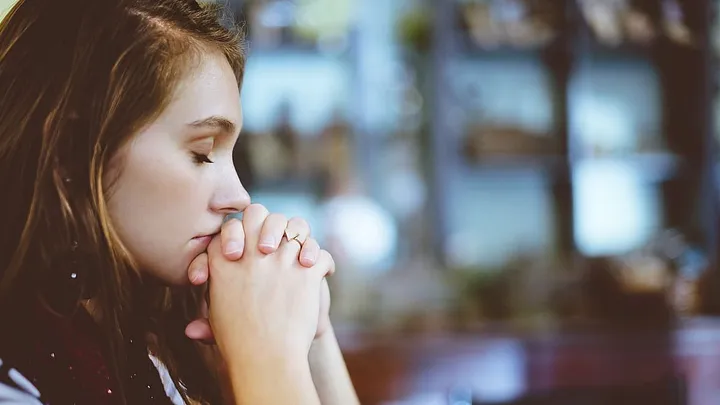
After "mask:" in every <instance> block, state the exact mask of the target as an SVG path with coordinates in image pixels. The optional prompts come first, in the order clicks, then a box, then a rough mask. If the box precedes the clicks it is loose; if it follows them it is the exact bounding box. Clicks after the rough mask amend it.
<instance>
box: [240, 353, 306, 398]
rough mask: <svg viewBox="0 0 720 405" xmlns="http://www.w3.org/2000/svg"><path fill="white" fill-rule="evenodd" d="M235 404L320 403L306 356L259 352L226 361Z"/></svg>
mask: <svg viewBox="0 0 720 405" xmlns="http://www.w3.org/2000/svg"><path fill="white" fill-rule="evenodd" d="M228 374H229V377H230V382H231V386H232V389H233V392H234V393H235V401H236V403H237V404H257V403H273V404H303V405H305V404H310V405H316V404H319V400H318V398H317V392H316V390H315V386H314V384H313V380H312V374H311V372H310V365H309V363H308V361H307V358H304V359H302V358H298V357H288V356H274V355H269V354H265V355H258V356H253V358H252V359H250V358H244V359H236V361H229V362H228Z"/></svg>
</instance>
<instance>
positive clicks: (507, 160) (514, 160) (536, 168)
mask: <svg viewBox="0 0 720 405" xmlns="http://www.w3.org/2000/svg"><path fill="white" fill-rule="evenodd" d="M528 171H533V172H544V173H545V174H547V175H549V176H551V177H563V176H564V175H567V174H569V172H570V171H569V165H568V164H567V160H566V159H565V158H564V157H563V156H552V155H548V156H541V155H527V156H521V155H492V156H483V157H480V158H477V159H474V160H471V161H468V160H464V161H463V162H462V163H461V169H460V172H461V173H462V174H464V175H467V176H472V175H473V174H475V173H487V172H528Z"/></svg>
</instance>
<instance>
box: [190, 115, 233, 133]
mask: <svg viewBox="0 0 720 405" xmlns="http://www.w3.org/2000/svg"><path fill="white" fill-rule="evenodd" d="M188 126H189V127H192V128H195V129H213V130H218V131H222V132H225V133H227V134H234V133H235V124H234V123H233V122H232V121H230V120H229V119H227V118H225V117H220V116H217V115H213V116H210V117H207V118H203V119H199V120H197V121H193V122H191V123H189V124H188Z"/></svg>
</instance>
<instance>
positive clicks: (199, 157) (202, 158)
mask: <svg viewBox="0 0 720 405" xmlns="http://www.w3.org/2000/svg"><path fill="white" fill-rule="evenodd" d="M192 155H193V160H195V163H197V164H199V165H201V164H204V163H215V162H213V161H212V160H210V158H209V157H208V155H203V154H202V153H195V152H193V154H192Z"/></svg>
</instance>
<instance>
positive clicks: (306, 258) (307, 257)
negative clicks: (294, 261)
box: [300, 252, 317, 265]
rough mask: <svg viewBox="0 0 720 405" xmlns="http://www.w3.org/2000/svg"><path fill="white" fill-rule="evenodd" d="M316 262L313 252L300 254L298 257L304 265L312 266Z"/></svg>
mask: <svg viewBox="0 0 720 405" xmlns="http://www.w3.org/2000/svg"><path fill="white" fill-rule="evenodd" d="M316 260H317V259H316V258H315V253H314V252H302V254H301V255H300V261H302V262H304V263H306V264H310V265H313V264H315V261H316Z"/></svg>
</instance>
